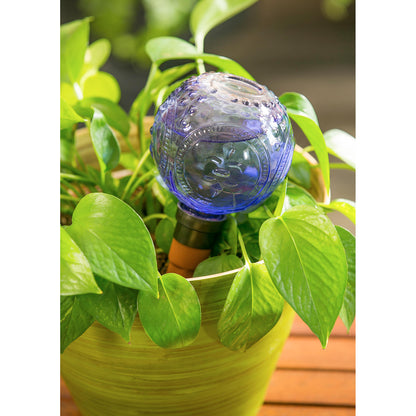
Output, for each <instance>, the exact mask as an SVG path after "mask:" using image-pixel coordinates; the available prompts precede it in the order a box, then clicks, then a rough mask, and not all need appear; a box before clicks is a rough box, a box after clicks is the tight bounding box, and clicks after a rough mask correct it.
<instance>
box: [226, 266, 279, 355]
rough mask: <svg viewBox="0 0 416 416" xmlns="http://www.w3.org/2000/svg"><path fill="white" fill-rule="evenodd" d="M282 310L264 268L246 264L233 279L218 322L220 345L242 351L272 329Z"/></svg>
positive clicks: (276, 292) (277, 294) (273, 286)
mask: <svg viewBox="0 0 416 416" xmlns="http://www.w3.org/2000/svg"><path fill="white" fill-rule="evenodd" d="M283 306H284V300H283V298H282V296H281V295H280V294H279V292H278V291H277V290H276V288H275V285H274V284H273V282H272V279H271V278H270V276H269V273H268V272H267V269H266V266H265V265H264V264H263V263H254V264H246V266H245V267H243V268H242V269H241V270H240V271H239V272H238V273H237V274H236V276H235V278H234V281H233V284H232V285H231V288H230V291H229V293H228V295H227V300H226V302H225V306H224V309H223V311H222V313H221V317H220V319H219V321H218V335H219V337H220V341H221V343H222V344H223V345H225V346H226V347H228V348H229V349H231V350H240V351H245V350H246V349H247V348H250V347H251V346H252V345H253V344H255V343H256V342H257V341H258V340H259V339H261V338H262V337H263V336H264V335H266V334H267V333H268V332H269V331H270V330H271V329H272V328H273V327H274V326H275V325H276V323H277V321H278V320H279V318H280V315H281V314H282V311H283Z"/></svg>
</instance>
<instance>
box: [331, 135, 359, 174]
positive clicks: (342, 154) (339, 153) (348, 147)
mask: <svg viewBox="0 0 416 416" xmlns="http://www.w3.org/2000/svg"><path fill="white" fill-rule="evenodd" d="M324 139H325V143H326V146H327V148H328V149H330V150H331V151H332V153H333V155H334V156H336V157H338V158H339V159H341V160H343V161H344V162H345V163H346V164H347V165H349V166H352V167H353V168H354V169H355V138H354V137H353V136H351V135H350V134H348V133H346V132H345V131H342V130H338V129H332V130H328V131H326V132H325V133H324Z"/></svg>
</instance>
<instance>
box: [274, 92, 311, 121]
mask: <svg viewBox="0 0 416 416" xmlns="http://www.w3.org/2000/svg"><path fill="white" fill-rule="evenodd" d="M279 101H280V102H281V103H282V104H283V105H284V106H285V107H286V108H287V110H288V111H289V110H290V112H291V113H292V114H295V115H299V116H303V117H307V118H310V119H311V120H313V121H314V122H315V124H316V125H318V126H319V123H318V117H317V116H316V113H315V110H314V108H313V106H312V104H311V103H310V101H309V100H308V99H307V98H306V97H305V96H304V95H302V94H299V93H297V92H285V93H284V94H282V95H281V96H280V97H279Z"/></svg>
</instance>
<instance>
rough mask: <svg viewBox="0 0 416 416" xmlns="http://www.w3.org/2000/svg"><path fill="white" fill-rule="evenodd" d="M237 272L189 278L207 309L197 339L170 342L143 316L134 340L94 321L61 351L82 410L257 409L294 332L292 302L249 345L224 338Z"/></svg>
mask: <svg viewBox="0 0 416 416" xmlns="http://www.w3.org/2000/svg"><path fill="white" fill-rule="evenodd" d="M234 276H235V271H234V272H228V273H222V274H218V275H212V276H205V277H202V278H193V279H190V281H191V282H192V284H193V286H194V287H195V289H196V291H197V293H198V296H199V299H200V302H201V308H202V325H201V329H200V332H199V335H198V337H197V339H196V340H195V342H194V343H193V344H192V345H190V346H188V347H186V348H179V349H163V348H160V347H158V346H156V345H155V344H153V342H152V341H151V340H150V339H149V338H148V337H147V335H146V334H145V332H144V330H143V327H142V326H141V324H140V321H139V319H136V321H135V322H134V325H133V329H132V334H131V341H130V342H129V343H127V342H126V341H124V340H123V339H122V338H121V337H120V336H119V335H117V334H115V333H113V332H111V331H109V330H107V329H106V328H104V327H103V326H101V325H100V324H98V323H94V324H93V325H92V326H91V327H90V328H89V329H88V330H87V331H86V332H85V333H84V334H83V335H82V336H81V337H80V338H78V339H77V340H76V341H74V342H73V343H72V344H71V345H70V346H69V347H68V348H67V349H66V350H65V352H64V353H63V354H62V357H61V373H62V376H63V378H64V380H65V382H66V384H67V386H68V389H69V390H70V392H71V394H72V397H73V399H74V401H75V403H76V404H77V406H78V407H79V409H80V411H81V413H82V414H83V416H133V415H134V416H139V415H159V416H171V415H175V416H255V415H256V414H257V412H258V410H259V408H260V407H261V405H262V403H263V400H264V397H265V395H266V390H267V386H268V383H269V380H270V377H271V375H272V373H273V371H274V369H275V367H276V363H277V359H278V357H279V355H280V352H281V350H282V348H283V345H284V343H285V341H286V338H287V337H288V335H289V332H290V328H291V326H292V322H293V318H294V312H293V310H292V309H291V308H290V307H289V306H288V305H286V306H285V308H284V311H283V313H282V316H281V318H280V319H279V321H278V323H277V325H276V326H275V327H274V328H273V330H272V331H270V332H269V333H268V334H267V335H266V336H265V337H264V338H262V339H261V340H260V341H258V342H257V343H256V344H255V345H254V346H252V347H251V348H250V349H248V350H247V351H246V352H232V351H229V350H228V349H227V348H225V347H224V346H223V345H222V344H221V343H220V342H219V340H218V336H217V328H216V327H217V322H218V319H219V316H220V313H221V310H222V308H223V306H224V302H225V299H226V296H227V293H228V290H229V288H230V286H231V283H232V280H233V278H234Z"/></svg>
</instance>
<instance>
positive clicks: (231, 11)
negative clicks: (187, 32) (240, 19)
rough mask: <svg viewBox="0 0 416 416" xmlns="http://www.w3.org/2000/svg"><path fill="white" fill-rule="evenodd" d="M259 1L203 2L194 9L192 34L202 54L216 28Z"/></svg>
mask: <svg viewBox="0 0 416 416" xmlns="http://www.w3.org/2000/svg"><path fill="white" fill-rule="evenodd" d="M256 2H257V0H201V1H199V3H197V5H196V6H195V7H194V8H193V10H192V13H191V17H190V28H191V32H192V34H193V35H194V37H195V44H196V46H197V47H198V49H199V50H200V51H201V52H202V50H203V45H204V38H205V36H206V35H207V33H208V32H209V31H210V30H211V29H213V28H214V27H215V26H218V25H219V24H221V23H223V22H225V21H226V20H228V19H230V18H231V17H233V16H234V15H236V14H238V13H240V12H241V11H243V10H245V9H247V8H248V7H250V6H251V5H253V4H254V3H256Z"/></svg>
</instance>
